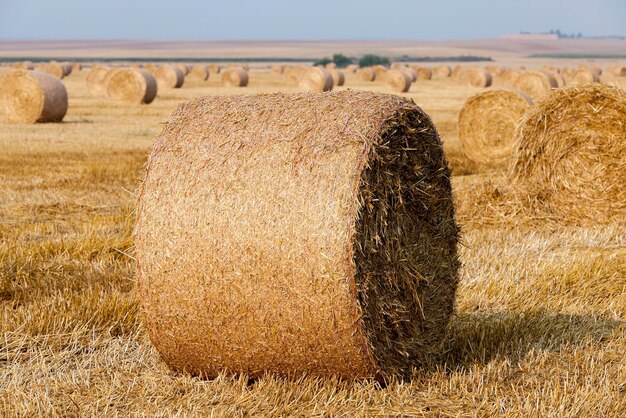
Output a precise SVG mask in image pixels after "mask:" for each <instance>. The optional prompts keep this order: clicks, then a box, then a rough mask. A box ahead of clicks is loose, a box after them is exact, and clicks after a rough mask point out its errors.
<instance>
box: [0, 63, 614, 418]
mask: <svg viewBox="0 0 626 418" xmlns="http://www.w3.org/2000/svg"><path fill="white" fill-rule="evenodd" d="M86 73H87V71H85V70H83V71H81V72H78V73H75V74H72V75H70V76H69V77H68V78H66V79H65V80H64V82H65V85H66V87H67V90H68V95H69V98H70V99H69V100H70V108H69V111H68V114H67V115H66V117H65V120H64V122H63V123H60V124H38V125H22V126H19V125H17V126H2V127H1V128H0V315H1V316H2V320H1V322H0V327H1V331H0V334H1V335H2V340H0V415H2V416H55V415H57V416H73V415H113V416H115V415H148V416H154V415H156V416H159V415H162V416H165V415H167V416H170V415H179V416H186V415H197V416H209V415H211V416H247V415H255V416H293V415H296V416H315V415H333V416H376V415H404V416H415V415H417V416H422V415H423V416H492V415H499V414H503V415H509V416H580V417H586V416H599V417H600V416H601V417H612V416H615V417H618V416H624V415H625V414H626V355H625V353H626V233H625V232H624V226H625V225H624V224H619V223H614V224H604V225H595V224H591V223H589V222H582V221H580V222H579V221H576V220H563V219H553V218H550V217H547V216H546V217H542V216H536V214H535V215H533V214H527V213H523V211H516V209H515V207H514V205H513V204H511V205H509V204H508V202H507V201H506V195H504V198H503V197H502V195H501V194H500V190H505V189H506V187H507V184H506V179H505V178H506V177H505V173H502V172H498V171H485V170H483V169H481V168H479V167H477V166H475V165H474V164H472V163H470V162H469V161H467V160H466V159H465V158H464V157H463V155H462V154H461V153H460V150H459V145H458V140H457V132H456V118H457V115H458V112H459V110H460V108H461V106H462V104H463V102H464V100H465V99H466V98H467V97H469V96H470V95H472V94H473V93H475V92H477V91H479V89H474V88H471V87H466V86H462V85H459V84H455V83H453V82H451V81H449V80H447V79H440V80H431V81H424V82H418V83H414V84H413V85H412V87H411V90H410V91H409V93H406V94H403V95H404V96H406V97H410V98H412V99H413V100H414V101H415V102H416V103H417V104H418V105H419V106H420V107H422V108H423V109H424V110H425V111H426V112H427V113H428V114H429V115H430V116H431V117H432V119H433V121H434V123H435V125H436V126H437V129H438V130H439V133H440V135H441V137H442V138H443V141H444V147H445V150H446V153H447V157H448V161H449V163H450V165H451V167H452V170H453V178H452V182H453V187H454V194H455V200H456V205H457V217H458V222H459V223H460V224H461V225H462V242H463V245H462V246H461V247H460V251H461V261H462V262H463V268H462V273H461V283H460V287H459V289H458V293H457V313H456V315H455V316H454V318H453V320H452V322H451V324H450V330H449V335H448V338H447V340H446V342H445V344H444V347H443V348H442V350H441V355H440V356H439V357H437V358H433V359H432V362H431V364H430V366H429V367H427V368H425V369H423V370H421V371H420V373H419V374H418V375H416V376H415V377H414V378H413V379H412V380H411V381H408V382H391V383H389V384H388V385H386V386H385V387H382V386H381V385H379V384H378V383H375V382H362V383H354V382H345V381H337V380H320V379H316V378H313V377H311V378H300V379H296V380H284V379H280V378H276V377H273V376H266V377H263V378H260V379H257V380H255V381H250V380H249V379H248V378H247V377H245V376H240V377H229V376H220V377H219V378H218V379H215V380H201V379H197V378H193V377H190V376H185V375H179V374H175V373H173V372H171V371H170V370H169V369H168V368H167V366H166V365H165V364H164V363H162V362H161V361H160V359H159V357H158V354H157V353H156V351H155V350H154V349H153V347H152V346H151V344H150V342H149V340H148V338H147V335H146V333H145V332H144V331H143V330H142V327H141V318H140V312H139V309H138V304H137V300H136V294H135V290H134V288H135V266H134V261H133V228H134V212H133V210H134V204H135V193H136V190H137V188H138V186H139V183H140V180H141V178H142V175H143V170H144V166H145V163H146V160H147V157H148V154H149V152H150V150H151V146H152V143H153V141H154V138H155V137H156V136H157V135H158V134H159V132H160V130H161V127H162V124H163V123H164V122H165V121H166V120H167V118H168V115H169V114H170V112H172V111H173V110H174V109H175V107H176V106H177V104H179V103H180V102H182V101H184V100H185V99H187V98H191V97H196V96H202V95H228V94H251V93H263V92H268V93H269V92H275V91H287V92H288V91H292V92H296V91H298V89H297V87H288V86H286V85H285V82H284V80H283V79H282V78H281V76H279V75H276V74H273V73H271V72H270V71H269V70H263V69H255V70H253V71H252V72H251V81H250V84H249V86H248V87H247V88H243V89H234V88H232V89H225V88H223V87H221V83H220V81H219V77H215V76H212V78H211V79H210V80H209V81H208V82H199V81H196V82H194V81H187V82H186V84H185V85H184V86H183V88H181V89H177V90H165V91H160V92H159V96H158V98H157V99H156V100H155V102H154V103H152V104H150V105H147V106H130V105H119V104H113V103H111V102H109V101H107V100H106V99H104V98H94V97H92V96H91V95H90V94H89V93H88V92H87V89H86V87H85V76H86ZM607 81H609V82H615V83H618V84H619V85H620V86H621V87H622V88H624V87H626V80H624V79H622V80H619V79H608V80H607ZM345 88H355V89H368V90H375V91H386V88H385V86H384V84H377V83H363V82H361V81H360V80H358V78H357V77H356V76H355V75H348V76H347V81H346V87H345ZM339 89H343V87H340V88H339Z"/></svg>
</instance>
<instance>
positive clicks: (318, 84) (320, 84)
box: [299, 67, 333, 93]
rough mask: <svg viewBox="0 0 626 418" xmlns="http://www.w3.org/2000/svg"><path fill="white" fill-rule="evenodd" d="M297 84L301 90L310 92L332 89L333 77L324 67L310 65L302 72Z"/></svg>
mask: <svg viewBox="0 0 626 418" xmlns="http://www.w3.org/2000/svg"><path fill="white" fill-rule="evenodd" d="M299 86H300V88H301V89H302V90H304V91H307V92H311V93H321V92H323V91H330V90H332V89H333V77H332V76H331V75H330V73H329V72H328V70H326V69H324V68H321V67H312V68H309V69H308V71H307V72H306V73H305V74H304V76H303V77H302V79H301V80H300V83H299Z"/></svg>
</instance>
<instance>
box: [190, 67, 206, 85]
mask: <svg viewBox="0 0 626 418" xmlns="http://www.w3.org/2000/svg"><path fill="white" fill-rule="evenodd" d="M189 79H191V80H199V81H206V80H208V79H209V69H208V68H207V66H206V65H205V64H196V65H194V66H193V67H191V71H189Z"/></svg>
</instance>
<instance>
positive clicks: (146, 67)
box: [143, 62, 158, 75]
mask: <svg viewBox="0 0 626 418" xmlns="http://www.w3.org/2000/svg"><path fill="white" fill-rule="evenodd" d="M143 68H144V70H146V71H147V72H149V73H150V74H152V75H154V72H155V71H156V70H157V68H158V67H157V66H156V64H154V63H153V62H149V63H147V64H146V65H144V66H143Z"/></svg>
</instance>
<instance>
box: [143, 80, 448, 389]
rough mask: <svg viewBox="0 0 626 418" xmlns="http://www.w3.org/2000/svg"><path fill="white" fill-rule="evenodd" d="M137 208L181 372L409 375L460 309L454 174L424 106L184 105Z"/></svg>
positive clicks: (316, 100) (158, 333) (160, 311)
mask: <svg viewBox="0 0 626 418" xmlns="http://www.w3.org/2000/svg"><path fill="white" fill-rule="evenodd" d="M244 115H245V117H242V116H244ZM199 132H201V133H202V134H201V135H199V134H198V133H199ZM425 190H426V191H428V192H427V193H425V192H424V191H425ZM137 211H138V219H137V227H136V246H137V247H136V248H137V250H136V256H137V262H138V263H137V267H138V270H137V271H138V285H139V295H140V298H141V307H142V310H143V318H144V320H145V328H146V330H147V331H148V333H149V336H150V338H151V340H152V342H153V343H154V345H155V346H156V348H157V350H158V351H159V353H160V355H161V357H162V358H163V359H164V360H165V362H166V363H167V364H169V365H170V366H171V367H172V368H174V369H175V370H180V371H187V372H190V373H192V374H201V375H203V376H205V377H214V376H216V375H217V374H218V373H220V372H222V371H224V370H226V371H227V372H229V373H247V374H249V375H250V376H253V377H254V376H260V375H262V374H263V373H265V372H272V373H277V374H279V375H284V376H293V375H317V376H339V377H343V378H346V379H368V378H379V379H384V378H388V377H393V376H408V375H410V374H411V371H412V369H413V368H414V367H419V365H420V364H421V362H422V361H424V359H425V358H427V357H428V355H429V354H432V353H433V352H434V351H436V350H438V342H439V341H440V339H441V337H442V335H443V333H444V330H445V328H446V324H447V323H448V320H449V318H450V316H451V314H452V312H453V305H454V298H455V289H456V286H457V280H458V279H457V270H458V267H459V262H458V260H457V248H456V247H457V241H458V229H457V226H456V223H455V219H454V208H453V203H452V193H451V186H450V172H449V170H448V167H447V163H446V160H445V157H444V153H443V148H442V145H441V141H440V140H439V137H438V135H437V131H436V129H435V127H434V125H433V124H432V122H431V120H430V118H429V117H428V116H427V115H426V114H425V113H423V112H422V110H421V109H420V108H418V107H417V106H416V105H415V104H414V103H413V102H412V101H410V100H404V99H402V98H400V97H397V96H394V95H383V94H375V93H370V92H356V91H342V92H330V93H326V94H307V93H304V94H295V95H285V94H270V95H250V96H230V97H203V98H197V99H194V100H192V101H189V102H187V103H184V104H182V105H180V106H179V107H178V109H177V110H176V111H175V112H174V113H173V114H172V117H171V119H170V121H169V123H168V124H167V125H166V126H165V129H164V131H163V132H162V134H161V136H160V137H159V138H158V139H157V141H156V143H155V146H154V149H153V152H152V155H151V157H150V160H149V164H148V169H147V172H146V177H145V180H144V182H143V183H142V190H141V191H140V197H139V202H138V208H137Z"/></svg>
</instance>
